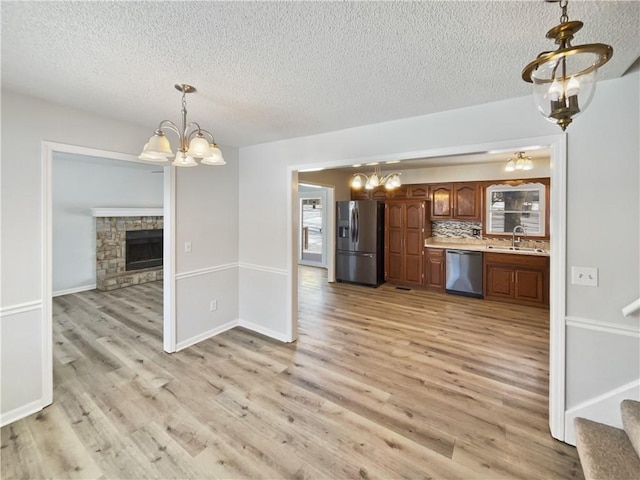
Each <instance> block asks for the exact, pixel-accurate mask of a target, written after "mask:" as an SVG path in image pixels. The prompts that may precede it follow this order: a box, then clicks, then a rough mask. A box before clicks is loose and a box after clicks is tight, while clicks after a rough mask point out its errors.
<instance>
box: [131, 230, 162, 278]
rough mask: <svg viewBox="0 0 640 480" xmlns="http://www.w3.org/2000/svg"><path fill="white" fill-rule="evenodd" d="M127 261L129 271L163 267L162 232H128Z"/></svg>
mask: <svg viewBox="0 0 640 480" xmlns="http://www.w3.org/2000/svg"><path fill="white" fill-rule="evenodd" d="M125 259H126V260H125V268H126V270H127V271H130V270H141V269H143V268H151V267H159V266H162V230H132V231H128V232H127V236H126V243H125Z"/></svg>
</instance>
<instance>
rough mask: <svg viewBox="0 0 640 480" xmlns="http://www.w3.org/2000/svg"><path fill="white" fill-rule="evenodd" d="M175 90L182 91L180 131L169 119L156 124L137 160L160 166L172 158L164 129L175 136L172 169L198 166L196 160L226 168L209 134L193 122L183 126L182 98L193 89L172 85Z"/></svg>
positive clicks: (184, 107) (184, 122) (185, 117)
mask: <svg viewBox="0 0 640 480" xmlns="http://www.w3.org/2000/svg"><path fill="white" fill-rule="evenodd" d="M175 87H176V90H178V91H179V92H182V128H180V127H178V125H176V124H175V123H173V122H172V121H171V120H163V121H162V122H160V124H159V125H158V128H157V129H156V131H155V132H154V134H153V135H152V136H151V137H150V138H149V141H148V142H147V143H146V144H145V146H144V148H143V149H142V153H141V154H140V156H139V157H138V158H139V159H140V160H146V161H148V162H156V163H162V162H168V161H169V159H170V158H171V157H174V155H173V151H172V150H171V145H170V144H169V140H167V137H166V136H165V134H164V130H165V129H168V130H171V131H172V132H175V133H176V134H177V135H178V151H177V153H176V154H175V157H174V160H173V165H175V166H176V167H195V166H196V165H198V162H196V158H199V159H200V163H202V164H204V165H226V163H227V162H225V161H224V158H223V157H222V152H221V151H220V149H219V148H218V145H216V141H215V139H214V138H213V134H211V133H210V132H208V131H207V130H203V129H202V128H200V125H198V124H197V123H196V122H189V123H187V100H186V95H187V93H193V92H195V91H196V89H195V87H192V86H191V85H187V84H186V83H181V84H176V85H175ZM205 136H206V137H207V138H205ZM208 138H210V141H209V140H208Z"/></svg>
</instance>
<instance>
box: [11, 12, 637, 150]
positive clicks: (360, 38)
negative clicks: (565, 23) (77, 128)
mask: <svg viewBox="0 0 640 480" xmlns="http://www.w3.org/2000/svg"><path fill="white" fill-rule="evenodd" d="M559 18H560V8H559V7H558V5H557V4H555V3H553V4H549V3H545V2H543V1H541V0H536V1H524V2H523V1H520V2H515V1H507V2H498V1H491V2H489V1H472V2H444V1H438V2H436V1H426V2H420V3H409V2H355V3H350V2H335V3H334V2H313V3H310V2H277V3H276V2H118V3H115V2H77V3H74V2H8V1H3V2H2V87H3V89H8V90H12V91H17V92H22V93H25V94H28V95H32V96H36V97H41V98H45V99H48V100H51V101H54V102H59V103H64V104H68V105H71V106H73V107H76V108H80V109H84V110H88V111H92V112H96V113H99V114H101V115H104V116H108V117H112V118H117V119H122V120H126V121H129V122H131V121H133V122H135V123H138V124H140V125H143V126H148V127H149V130H150V133H151V131H152V130H153V129H154V128H155V126H156V125H157V123H158V122H159V121H160V120H162V119H171V120H174V121H178V120H179V116H180V94H179V93H178V92H177V91H176V90H175V89H174V88H173V85H174V84H175V83H190V84H192V85H195V86H196V87H197V88H198V92H197V93H196V94H192V95H190V96H189V97H188V106H189V120H191V121H198V122H199V123H201V125H202V127H203V128H208V129H210V130H212V131H213V133H214V134H215V135H216V137H217V138H216V139H217V141H218V142H219V143H224V144H229V145H236V146H243V145H251V144H255V143H261V142H267V141H272V140H278V139H283V138H291V137H296V136H301V135H309V134H314V133H320V132H326V131H331V130H337V129H342V128H348V127H354V126H358V125H365V124H371V123H376V122H382V121H387V120H394V119H398V118H406V117H411V116H415V115H421V114H425V113H431V112H439V111H444V110H450V109H455V108H460V107H464V106H469V105H477V104H482V103H486V102H492V101H497V100H502V99H505V98H511V97H518V96H524V95H528V94H529V93H530V86H529V85H528V84H526V83H525V82H523V81H522V80H521V78H520V72H521V70H522V68H523V67H524V65H525V64H526V63H528V62H529V61H531V60H533V58H534V57H535V56H536V55H537V54H538V53H539V52H541V51H543V50H552V49H554V44H553V42H551V41H549V40H547V39H545V37H544V35H545V33H546V31H547V30H548V29H549V28H551V27H552V26H554V25H556V24H557V23H559ZM569 18H570V19H571V20H576V19H579V20H582V21H583V22H584V23H585V27H584V28H583V30H582V31H581V32H579V33H578V35H577V37H576V40H575V41H574V43H576V44H581V43H591V42H602V43H608V44H610V45H612V46H613V48H614V56H613V59H612V60H611V61H610V62H609V63H608V64H607V65H606V66H605V67H604V68H603V70H602V72H601V76H600V78H615V77H619V76H621V75H622V74H623V73H624V72H625V71H626V70H627V69H628V68H629V66H630V65H631V64H632V63H633V62H634V60H636V58H638V57H639V56H640V2H636V1H631V2H616V1H599V2H584V1H576V0H572V1H570V2H569ZM596 95H597V92H596ZM532 108H534V107H533V105H532Z"/></svg>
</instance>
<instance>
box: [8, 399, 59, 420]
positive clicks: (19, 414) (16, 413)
mask: <svg viewBox="0 0 640 480" xmlns="http://www.w3.org/2000/svg"><path fill="white" fill-rule="evenodd" d="M49 404H50V403H46V402H45V400H44V399H42V398H39V399H38V400H34V401H33V402H31V403H27V404H26V405H22V406H21V407H18V408H14V409H13V410H9V411H8V412H6V413H2V414H0V427H4V426H5V425H9V424H10V423H13V422H15V421H17V420H20V419H21V418H24V417H28V416H29V415H32V414H34V413H36V412H39V411H40V410H42V409H43V408H44V407H46V406H48V405H49Z"/></svg>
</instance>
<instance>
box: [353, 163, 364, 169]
mask: <svg viewBox="0 0 640 480" xmlns="http://www.w3.org/2000/svg"><path fill="white" fill-rule="evenodd" d="M351 166H352V167H353V168H358V167H361V166H362V164H361V163H354V164H353V165H351Z"/></svg>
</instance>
